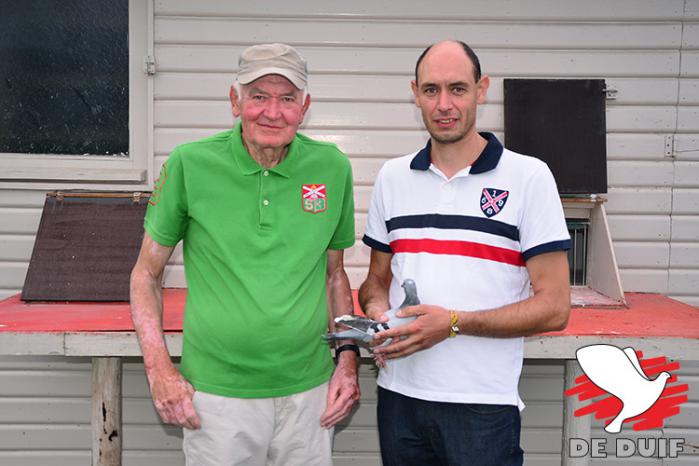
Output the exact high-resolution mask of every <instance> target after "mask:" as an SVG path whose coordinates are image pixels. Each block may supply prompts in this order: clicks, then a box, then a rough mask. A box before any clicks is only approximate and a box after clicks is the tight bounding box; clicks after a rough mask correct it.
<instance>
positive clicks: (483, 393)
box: [364, 133, 570, 407]
mask: <svg viewBox="0 0 699 466" xmlns="http://www.w3.org/2000/svg"><path fill="white" fill-rule="evenodd" d="M481 135H482V136H483V137H485V138H486V139H487V140H488V144H487V146H486V148H485V149H484V150H483V152H482V153H481V154H480V156H479V158H478V159H477V160H476V162H475V163H474V164H473V165H472V166H470V167H467V168H465V169H464V170H462V171H460V172H459V173H457V174H456V175H455V176H453V177H452V178H451V179H447V178H446V177H445V176H444V174H443V173H442V172H441V171H440V170H439V169H437V168H436V167H435V166H434V165H432V164H431V162H430V143H428V144H427V146H426V147H425V148H424V149H422V150H420V151H419V152H417V153H413V154H410V155H407V156H404V157H400V158H396V159H393V160H390V161H388V162H386V164H384V166H383V167H382V168H381V171H380V172H379V174H378V177H377V179H376V183H375V185H374V192H373V195H372V200H371V205H370V208H369V218H368V222H367V230H366V234H365V235H364V243H366V244H367V245H368V246H369V247H371V248H373V249H377V250H379V251H384V252H388V253H393V257H392V259H391V270H392V272H393V280H392V282H391V288H390V302H391V306H392V307H393V306H396V305H398V304H400V303H401V302H402V300H403V292H402V288H401V287H400V284H401V283H402V282H403V280H405V279H406V278H412V279H414V280H415V282H416V284H417V289H418V295H419V297H420V300H421V302H423V303H425V304H434V305H439V306H444V307H446V308H449V309H458V310H462V311H478V310H485V309H493V308H497V307H500V306H503V305H506V304H510V303H513V302H517V301H521V300H523V299H526V298H527V297H528V296H529V285H530V284H529V275H528V273H527V269H526V266H525V263H526V261H527V260H528V259H529V258H531V257H533V256H535V255H537V254H541V253H544V252H550V251H558V250H567V249H569V248H570V236H569V234H568V229H567V227H566V223H565V217H564V215H563V207H562V205H561V201H560V198H559V195H558V191H557V189H556V183H555V181H554V179H553V175H552V174H551V171H550V170H549V168H548V167H547V166H546V164H545V163H544V162H542V161H541V160H539V159H536V158H533V157H528V156H524V155H520V154H516V153H514V152H512V151H510V150H507V149H504V148H503V146H502V144H501V143H500V142H499V141H498V139H497V138H496V137H495V136H494V135H493V134H491V133H481ZM522 348H523V339H522V338H483V337H474V336H470V335H460V336H458V337H457V338H449V339H447V340H444V341H442V342H441V343H439V344H437V345H435V346H433V347H432V348H429V349H427V350H423V351H419V352H417V353H414V354H412V355H410V356H408V357H405V358H401V359H398V360H392V361H390V363H389V366H388V368H387V370H381V372H380V374H379V379H378V384H379V385H380V386H382V387H384V388H386V389H389V390H393V391H395V392H398V393H402V394H404V395H406V396H411V397H415V398H420V399H425V400H433V401H446V402H458V403H487V404H511V405H518V406H520V407H523V405H522V402H521V400H520V398H519V395H518V391H517V385H518V382H519V376H520V373H521V369H522V360H523V349H522Z"/></svg>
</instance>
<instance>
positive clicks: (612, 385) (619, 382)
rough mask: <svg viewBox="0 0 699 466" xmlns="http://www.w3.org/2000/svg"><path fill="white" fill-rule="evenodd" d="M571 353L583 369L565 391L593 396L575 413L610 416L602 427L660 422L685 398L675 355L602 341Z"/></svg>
mask: <svg viewBox="0 0 699 466" xmlns="http://www.w3.org/2000/svg"><path fill="white" fill-rule="evenodd" d="M576 357H577V359H578V363H579V364H580V367H581V368H582V370H583V372H584V373H585V375H581V376H580V377H578V378H576V379H575V386H573V387H572V388H570V389H568V390H566V391H565V395H566V396H577V397H578V399H579V400H580V401H586V400H592V401H591V402H590V404H588V405H586V406H583V407H582V408H580V409H577V410H576V411H575V413H574V414H575V416H576V417H581V416H589V415H593V414H594V416H595V418H596V419H604V420H607V419H610V418H612V419H611V420H610V421H608V422H606V427H605V428H604V430H606V431H607V432H609V433H613V434H616V433H619V432H620V431H621V427H622V424H623V423H629V424H631V425H632V428H633V430H636V431H640V430H649V429H657V428H661V427H662V426H663V422H664V420H665V419H667V418H669V417H671V416H674V415H676V414H678V413H679V412H680V405H682V404H683V403H686V402H687V391H688V389H689V387H688V385H687V384H680V383H679V382H678V378H677V375H676V374H675V372H676V371H678V370H679V368H680V363H679V362H677V361H668V360H667V358H666V357H664V356H662V357H655V358H648V359H643V353H642V352H641V351H635V350H634V349H633V348H624V349H621V348H618V347H616V346H613V345H605V344H599V345H590V346H584V347H582V348H580V349H578V351H577V352H576Z"/></svg>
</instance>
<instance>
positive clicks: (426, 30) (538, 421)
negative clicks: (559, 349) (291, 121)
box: [0, 0, 699, 465]
mask: <svg viewBox="0 0 699 466" xmlns="http://www.w3.org/2000/svg"><path fill="white" fill-rule="evenodd" d="M154 6H155V18H154V32H155V38H154V41H155V46H154V55H155V60H156V69H157V73H156V75H155V78H154V79H155V81H154V91H155V102H154V128H153V145H154V152H155V154H154V155H155V167H156V171H157V168H158V167H159V165H160V163H162V161H163V160H164V159H165V158H166V157H167V154H168V152H169V151H170V150H171V149H172V148H173V147H174V146H175V145H176V144H178V143H180V142H184V141H188V140H192V139H196V138H198V137H202V136H205V135H209V134H212V133H215V132H217V131H220V130H223V129H226V128H228V127H230V125H231V123H232V117H231V114H230V109H229V104H228V101H227V98H226V96H227V90H228V86H229V85H230V82H231V79H232V77H233V76H234V72H235V69H236V59H237V55H238V53H239V52H240V50H242V49H243V48H244V47H245V46H247V45H250V44H253V43H258V42H267V41H282V42H288V43H291V44H293V45H294V46H296V47H297V48H298V49H299V50H301V52H302V53H303V54H304V55H305V56H306V58H307V59H308V61H309V68H310V72H311V78H310V92H311V94H312V97H313V104H312V106H311V111H310V114H309V116H308V118H307V121H306V123H305V130H304V131H305V133H307V134H309V135H311V136H315V137H318V138H322V139H325V140H329V141H333V142H336V143H337V144H338V145H339V146H340V148H342V149H343V150H344V151H345V152H346V153H347V154H348V155H349V156H350V158H351V160H352V165H353V167H354V173H355V180H356V184H357V187H356V204H357V209H358V212H357V227H358V228H357V232H358V236H361V234H362V233H363V228H364V224H365V218H366V209H367V205H368V198H369V194H370V191H371V186H372V183H373V180H374V177H375V174H376V172H377V170H378V169H379V167H380V166H381V164H382V163H383V162H384V161H385V160H386V159H387V158H390V157H394V156H397V155H401V154H404V153H407V152H411V151H413V150H415V149H417V148H419V147H420V146H421V145H422V144H423V143H424V141H425V139H426V135H425V134H424V133H423V132H422V130H421V127H422V125H421V119H420V116H419V113H418V111H417V110H416V109H415V108H414V106H413V105H412V103H411V98H410V97H411V96H410V89H409V81H410V79H411V76H412V72H413V67H414V62H415V60H416V58H417V56H418V54H419V53H420V51H421V50H422V49H423V48H424V46H425V45H427V44H429V43H431V42H434V41H436V40H440V39H443V38H448V37H453V38H458V39H461V40H464V41H466V42H468V43H469V44H471V45H472V46H473V47H474V48H475V49H476V51H477V52H478V53H479V56H480V57H481V61H482V63H483V68H484V71H485V72H486V73H488V74H490V75H491V77H492V78H493V86H492V88H491V91H490V93H489V99H488V103H487V104H486V105H484V106H483V108H482V109H481V111H480V112H479V127H480V128H481V129H485V130H490V131H494V132H496V133H498V134H500V135H502V131H503V109H502V100H503V96H502V79H503V78H505V77H564V78H565V77H568V78H577V77H594V78H605V79H606V80H607V83H608V85H609V86H611V87H613V88H616V89H617V90H618V94H617V99H616V100H615V101H609V102H608V107H607V128H608V139H607V140H608V159H609V162H608V168H609V186H610V190H609V196H608V197H609V203H608V204H607V210H608V213H609V221H610V228H611V232H612V236H613V239H614V247H615V250H616V254H617V259H618V262H619V265H620V268H621V276H622V281H623V285H624V288H625V290H627V291H653V292H661V293H667V294H669V295H671V296H673V297H676V298H678V299H681V300H683V301H686V302H688V303H692V304H695V305H696V304H699V114H698V112H699V1H683V0H671V1H662V0H655V1H650V0H645V1H643V0H618V1H615V2H607V1H603V0H593V1H588V2H573V1H563V2H559V1H554V0H534V1H528V2H511V1H507V0H490V1H485V0H482V1H469V2H457V1H451V2H441V3H439V4H427V3H424V2H416V1H408V2H400V3H394V2H375V1H369V0H361V1H355V2H335V1H322V0H312V1H306V2H303V3H299V4H293V3H292V2H279V1H275V2H265V4H264V8H263V7H262V6H260V4H255V3H248V4H242V3H241V2H218V1H215V0H208V1H200V2H188V1H185V0H161V1H155V2H154ZM668 142H669V144H670V148H669V151H668V149H667V147H666V145H667V144H668ZM31 188H32V185H31V183H24V184H21V185H17V184H15V185H10V184H2V185H0V297H1V296H7V295H10V294H13V293H15V292H17V291H18V290H19V289H20V288H21V286H22V283H23V280H24V274H25V272H26V267H27V262H28V259H29V257H30V255H31V248H32V245H33V240H34V234H35V231H36V228H37V226H38V222H39V217H40V212H41V205H42V204H43V192H44V190H39V189H31ZM347 256H348V257H347V264H348V270H349V272H350V276H351V280H352V284H353V286H355V287H356V286H358V285H359V283H360V281H361V279H362V278H363V276H364V273H365V269H366V265H367V263H368V253H367V250H366V248H364V247H363V246H361V245H357V246H355V247H354V248H353V249H352V250H350V251H349V252H348V254H347ZM174 262H175V264H174V265H173V266H172V267H171V268H169V270H168V273H167V277H166V285H171V286H177V285H182V284H183V273H182V266H181V255H179V254H178V255H177V256H176V257H175V261H174ZM684 367H685V371H684V372H683V374H685V377H684V379H685V380H688V382H689V383H690V388H692V387H698V386H699V385H697V382H698V380H697V378H698V377H699V369H697V366H696V365H691V366H690V364H684ZM364 375H365V378H364V379H363V381H364V384H365V389H364V394H365V397H364V401H363V405H362V408H361V409H360V410H359V412H358V413H357V414H356V415H355V417H354V418H353V420H352V423H351V425H350V426H348V427H346V428H344V429H341V430H340V431H339V433H338V436H337V442H336V447H337V448H336V450H337V451H338V456H339V457H342V458H345V459H344V460H343V461H339V462H338V464H357V465H361V464H376V459H375V458H376V456H375V451H376V448H377V440H376V434H375V431H374V429H373V426H372V425H373V422H374V418H373V403H372V399H373V397H374V390H373V379H372V373H371V371H369V369H368V368H366V370H365V374H364ZM561 376H562V367H561V366H560V365H559V364H556V363H552V364H544V363H536V364H533V363H532V364H530V363H528V364H527V365H526V368H525V377H524V379H523V382H522V393H523V396H524V398H525V401H526V402H527V403H528V406H529V407H528V409H527V410H526V411H525V414H524V421H525V430H524V445H525V447H526V448H527V451H528V462H529V464H556V463H557V461H558V456H557V455H558V454H559V452H560V445H559V442H558V438H559V435H560V425H561V416H560V408H561V393H562V378H561ZM696 390H697V388H695V389H694V390H693V391H692V392H690V399H691V400H692V403H690V404H689V405H687V406H686V407H685V408H684V410H683V413H682V415H680V416H678V417H675V418H673V419H672V420H671V422H670V424H671V425H672V426H674V427H675V428H676V429H677V430H674V431H673V430H672V429H670V430H668V432H670V433H673V436H678V435H679V434H682V435H683V436H687V437H688V439H693V440H694V443H695V444H696V443H697V441H698V440H699V422H697V421H696V420H695V419H697V416H696V415H694V416H693V415H692V413H696V411H697V407H696V406H695V404H694V403H696V401H699V394H697V393H696ZM124 393H125V397H126V398H125V400H124V407H125V413H124V422H125V438H124V448H125V455H124V457H125V463H126V464H128V465H137V464H172V462H173V461H174V462H175V463H177V462H179V461H181V457H180V455H179V453H178V452H177V449H178V448H179V442H180V437H179V434H178V433H177V432H176V430H172V429H169V428H162V427H160V426H157V425H155V424H156V418H155V416H154V413H153V412H152V409H151V408H150V407H149V406H150V405H149V402H148V398H147V397H148V394H147V388H146V385H145V379H144V378H143V376H142V367H141V366H140V365H139V364H138V363H137V362H135V361H134V362H133V363H131V364H128V365H127V366H126V374H125V378H124ZM88 395H89V371H88V369H87V365H86V362H85V361H75V360H72V359H58V358H35V359H27V358H22V359H16V358H2V359H0V406H1V407H2V409H0V463H2V464H18V465H19V464H21V465H25V464H26V465H29V464H31V465H34V464H36V465H38V464H43V463H44V462H45V461H46V460H47V458H48V459H51V461H52V462H55V463H56V464H66V465H69V464H70V465H73V464H88V462H89V439H90V437H89V426H88V425H87V422H88V419H89V402H88V399H87V398H86V397H87V396H88ZM676 434H677V435H676ZM668 435H669V434H668ZM28 451H30V452H28ZM61 461H62V462H61ZM692 461H696V460H695V459H694V460H692V459H685V461H684V463H685V464H691V463H692ZM600 464H602V462H600ZM603 464H614V462H613V461H611V460H607V461H604V462H603ZM634 464H641V463H640V460H639V462H635V463H634ZM643 464H661V463H660V460H652V459H648V460H644V461H643Z"/></svg>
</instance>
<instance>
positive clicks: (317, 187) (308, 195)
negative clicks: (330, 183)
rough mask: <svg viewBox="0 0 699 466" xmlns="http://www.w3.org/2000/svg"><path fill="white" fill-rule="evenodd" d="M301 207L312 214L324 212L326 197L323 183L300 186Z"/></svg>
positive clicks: (326, 205) (326, 207)
mask: <svg viewBox="0 0 699 466" xmlns="http://www.w3.org/2000/svg"><path fill="white" fill-rule="evenodd" d="M301 201H302V202H301V207H302V208H303V210H304V211H306V212H310V213H312V214H317V213H319V212H325V211H326V210H327V209H328V199H327V195H326V193H325V185H324V184H304V185H303V186H302V187H301Z"/></svg>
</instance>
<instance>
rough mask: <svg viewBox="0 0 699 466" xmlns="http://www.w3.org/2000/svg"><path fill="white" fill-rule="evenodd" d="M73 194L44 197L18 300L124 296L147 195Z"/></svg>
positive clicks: (140, 236) (125, 298)
mask: <svg viewBox="0 0 699 466" xmlns="http://www.w3.org/2000/svg"><path fill="white" fill-rule="evenodd" d="M76 196H78V197H72V195H71V194H70V193H66V194H65V195H64V197H63V198H62V199H61V198H60V197H57V196H56V195H48V196H47V197H46V202H45V203H44V210H43V212H42V214H41V221H40V223H39V230H38V232H37V234H36V240H35V243H34V250H33V252H32V258H31V260H30V262H29V269H28V270H27V277H26V279H25V281H24V287H23V289H22V299H24V300H27V301H128V300H129V276H130V274H131V269H132V268H133V266H134V264H135V263H136V259H137V258H138V252H139V249H140V246H141V241H142V240H143V218H144V216H145V212H146V207H147V205H148V195H146V194H145V193H142V194H141V195H140V196H138V197H137V198H136V199H137V202H135V201H134V198H133V196H132V195H130V194H123V195H118V194H114V193H94V194H93V193H91V194H89V195H86V194H79V195H76ZM86 196H87V197H86ZM116 196H119V197H116Z"/></svg>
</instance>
